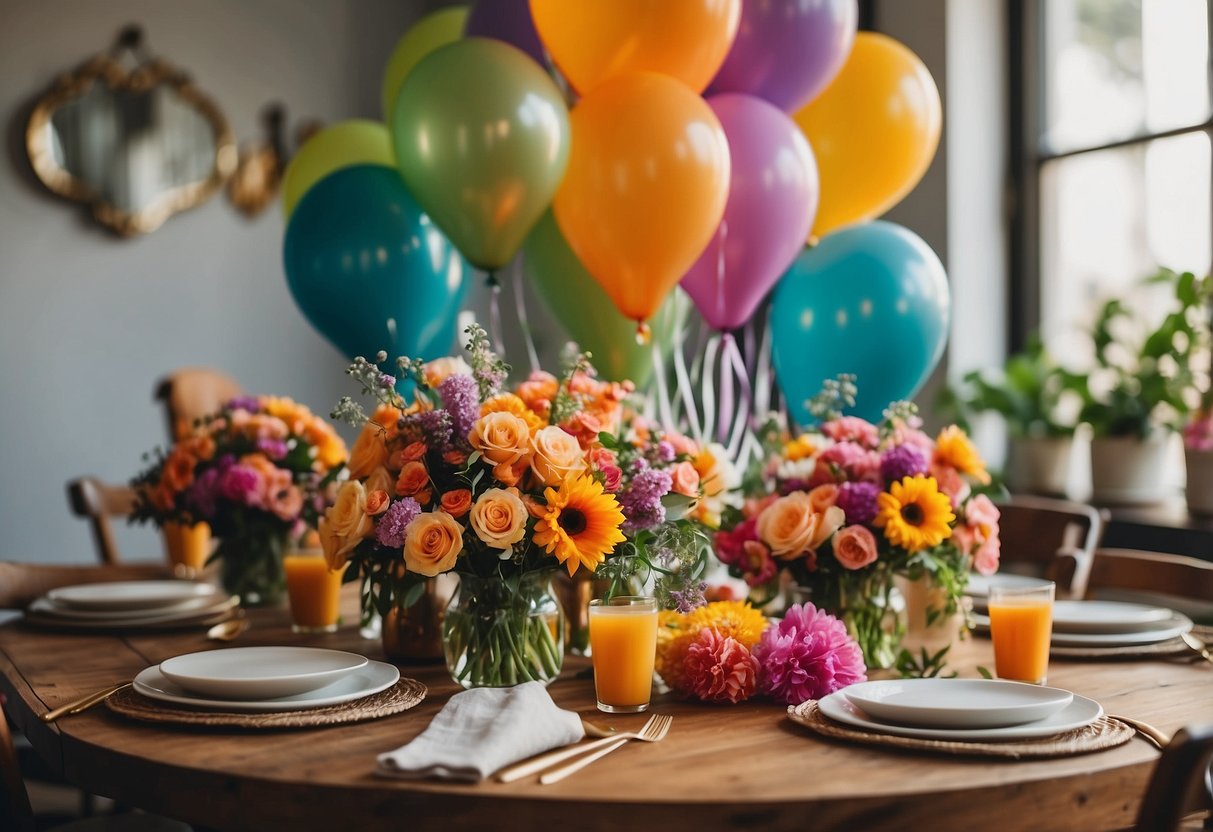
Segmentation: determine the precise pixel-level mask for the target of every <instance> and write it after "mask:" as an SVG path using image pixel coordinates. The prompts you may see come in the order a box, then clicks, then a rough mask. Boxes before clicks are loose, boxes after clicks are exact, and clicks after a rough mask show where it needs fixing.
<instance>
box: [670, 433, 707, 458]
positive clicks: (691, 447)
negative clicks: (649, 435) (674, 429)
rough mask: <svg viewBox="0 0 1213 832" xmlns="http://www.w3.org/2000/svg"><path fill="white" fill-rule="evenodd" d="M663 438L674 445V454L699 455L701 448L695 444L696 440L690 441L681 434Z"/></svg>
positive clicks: (672, 434) (671, 434)
mask: <svg viewBox="0 0 1213 832" xmlns="http://www.w3.org/2000/svg"><path fill="white" fill-rule="evenodd" d="M662 438H663V439H665V441H666V442H669V443H670V444H671V445H673V446H674V453H676V454H678V455H680V456H682V455H685V456H696V455H698V454H699V446H698V445H697V444H695V440H693V439H689V438H688V437H686V436H683V435H682V434H681V433H667V434H666V435H665V436H664V437H662Z"/></svg>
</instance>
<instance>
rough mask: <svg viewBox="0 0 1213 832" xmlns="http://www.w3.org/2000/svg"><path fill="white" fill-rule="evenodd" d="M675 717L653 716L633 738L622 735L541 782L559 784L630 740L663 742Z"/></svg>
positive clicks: (547, 773) (546, 775)
mask: <svg viewBox="0 0 1213 832" xmlns="http://www.w3.org/2000/svg"><path fill="white" fill-rule="evenodd" d="M673 721H674V717H672V716H668V715H666V714H653V716H652V717H650V718H649V721H648V722H646V723H645V724H644V727H643V728H641V729H640V731H639V732H638V733H636V734H634V735H632V736H628V735H627V734H621V735H620V739H617V740H615V741H614V742H613V743H612V744H611V745H608V746H606V747H605V748H600V749H598V750H597V751H594V752H593V753H590V754H586V755H585V756H584V757H580V758H578V759H576V760H574V761H573V762H571V763H569V764H568V765H566V766H561V767H560V768H555V769H549V770H548V771H545V772H544V773H543V774H541V775H539V782H540V783H542V784H543V785H545V786H550V785H551V784H552V783H559V782H560V781H561V780H563V779H564V778H566V777H568V776H569V775H570V774H573V773H575V772H578V771H581V770H582V769H583V768H585V767H586V766H588V765H589V764H590V763H592V762H595V761H596V760H601V759H602V758H603V757H605V756H606V755H608V754H610V753H611V752H612V751H615V750H616V749H618V748H622V747H623V746H624V745H626V744H627V743H628V740H640V741H641V742H661V741H662V740H664V739H665V735H666V734H668V733H670V724H671V723H673Z"/></svg>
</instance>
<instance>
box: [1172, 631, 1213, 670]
mask: <svg viewBox="0 0 1213 832" xmlns="http://www.w3.org/2000/svg"><path fill="white" fill-rule="evenodd" d="M1179 637H1180V638H1182V639H1183V640H1184V644H1186V645H1188V646H1189V647H1191V648H1192V649H1193V650H1195V651H1196V652H1197V653H1198V654H1199V655H1200V657H1201V658H1202V659H1204V660H1205V661H1207V662H1210V663H1213V653H1211V652H1209V648H1208V647H1205V644H1204V642H1203V641H1201V640H1200V639H1198V638H1197V637H1196V636H1194V635H1192V634H1191V633H1180V634H1179Z"/></svg>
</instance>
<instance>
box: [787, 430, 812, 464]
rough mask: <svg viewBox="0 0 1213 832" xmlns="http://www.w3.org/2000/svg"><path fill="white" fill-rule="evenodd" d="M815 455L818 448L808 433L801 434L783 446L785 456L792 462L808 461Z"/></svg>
mask: <svg viewBox="0 0 1213 832" xmlns="http://www.w3.org/2000/svg"><path fill="white" fill-rule="evenodd" d="M815 453H817V446H816V445H814V444H813V437H811V436H809V435H808V434H807V433H802V434H800V436H797V437H796V438H795V439H793V440H791V441H790V442H788V444H786V445H784V446H783V456H784V458H785V459H787V460H788V461H790V462H796V461H798V460H801V459H807V458H808V457H811V456H812V455H813V454H815Z"/></svg>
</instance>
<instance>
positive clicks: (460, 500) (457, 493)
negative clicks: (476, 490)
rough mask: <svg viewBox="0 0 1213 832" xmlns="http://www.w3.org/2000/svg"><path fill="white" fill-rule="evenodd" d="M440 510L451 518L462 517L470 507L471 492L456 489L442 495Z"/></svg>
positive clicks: (464, 489)
mask: <svg viewBox="0 0 1213 832" xmlns="http://www.w3.org/2000/svg"><path fill="white" fill-rule="evenodd" d="M440 502H441V503H442V510H443V511H445V512H446V513H447V514H449V515H451V516H452V517H462V516H463V515H465V514H467V513H468V509H470V508H471V507H472V492H471V491H469V490H467V489H466V488H456V489H455V490H454V491H448V492H446V493H445V494H443V495H442V500H441V501H440Z"/></svg>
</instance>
